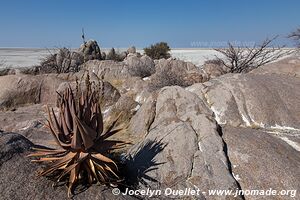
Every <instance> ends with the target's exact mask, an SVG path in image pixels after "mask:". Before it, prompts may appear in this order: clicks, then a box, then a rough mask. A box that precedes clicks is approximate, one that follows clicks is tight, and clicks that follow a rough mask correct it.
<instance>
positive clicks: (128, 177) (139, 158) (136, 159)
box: [120, 141, 167, 190]
mask: <svg viewBox="0 0 300 200" xmlns="http://www.w3.org/2000/svg"><path fill="white" fill-rule="evenodd" d="M166 146H167V144H163V143H162V142H161V141H147V142H146V143H145V144H143V145H142V147H140V148H139V149H138V150H137V151H135V153H134V154H133V155H132V154H131V155H127V157H126V158H125V161H124V169H123V170H122V174H123V176H124V179H125V183H124V185H123V187H121V188H120V189H121V190H125V189H126V188H128V189H138V188H139V187H140V186H141V184H142V185H144V186H149V184H148V183H150V182H158V181H157V180H156V179H154V178H152V177H150V176H149V175H148V173H149V172H151V171H153V170H156V169H157V168H158V167H157V166H159V165H161V164H164V163H157V162H156V160H155V156H156V155H157V154H158V153H160V152H161V151H163V149H164V148H165V147H166Z"/></svg>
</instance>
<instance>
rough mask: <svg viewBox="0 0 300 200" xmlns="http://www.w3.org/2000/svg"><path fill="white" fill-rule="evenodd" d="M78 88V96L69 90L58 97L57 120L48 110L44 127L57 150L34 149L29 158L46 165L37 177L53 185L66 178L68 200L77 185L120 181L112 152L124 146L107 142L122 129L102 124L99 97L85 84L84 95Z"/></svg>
mask: <svg viewBox="0 0 300 200" xmlns="http://www.w3.org/2000/svg"><path fill="white" fill-rule="evenodd" d="M79 88H80V87H78V86H77V94H80V95H79V96H77V95H76V94H73V92H72V90H71V88H70V87H69V88H67V89H66V90H65V91H64V94H61V102H60V106H59V107H60V112H59V115H58V116H57V115H56V114H55V113H54V111H53V109H51V111H50V110H49V108H48V116H49V118H48V127H49V129H50V132H51V134H52V135H53V136H54V138H55V141H56V142H57V144H58V145H59V146H60V147H61V149H59V150H55V149H44V148H38V149H35V150H36V151H37V152H34V153H32V154H30V155H29V156H31V157H32V156H33V157H37V159H36V160H33V161H36V162H50V164H48V166H47V167H46V168H45V169H44V170H43V171H42V172H40V175H42V176H52V177H54V178H55V179H56V182H60V181H62V180H63V179H64V178H66V177H67V178H68V180H69V181H68V196H70V194H72V193H73V189H74V186H75V185H76V184H77V183H79V182H81V181H83V182H85V181H86V182H88V183H89V184H92V183H95V182H100V183H101V184H105V185H107V186H110V185H113V184H118V183H119V182H120V181H121V179H120V177H119V175H118V174H119V170H118V166H117V164H116V162H115V161H114V160H113V158H112V152H113V151H114V150H116V149H119V148H121V147H123V146H124V145H125V144H126V143H124V142H122V141H118V140H109V139H108V138H109V137H111V136H112V135H114V134H115V133H117V132H119V131H120V130H122V129H121V128H120V127H116V123H117V119H118V118H117V119H116V120H113V121H112V122H111V123H109V124H104V122H103V118H102V114H101V109H100V103H99V99H98V98H99V96H98V95H97V93H96V92H95V88H92V87H91V84H90V82H89V80H88V81H87V82H86V91H85V92H81V91H78V90H79ZM105 125H106V126H105Z"/></svg>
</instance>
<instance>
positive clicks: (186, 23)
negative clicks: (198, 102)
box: [0, 0, 300, 48]
mask: <svg viewBox="0 0 300 200" xmlns="http://www.w3.org/2000/svg"><path fill="white" fill-rule="evenodd" d="M0 2H1V3H0V25H1V28H0V47H47V48H51V47H62V46H67V47H78V46H79V45H80V43H81V28H82V27H84V28H85V32H86V37H87V38H91V39H95V40H97V41H98V43H99V44H100V46H101V47H112V46H113V47H117V48H118V47H128V46H130V45H135V46H137V47H145V46H148V45H149V44H151V43H154V42H158V41H166V42H168V43H169V44H170V46H171V47H177V48H178V47H186V48H188V47H191V43H192V42H199V43H200V44H204V45H209V44H218V43H220V42H224V41H225V42H226V41H229V40H230V41H233V40H234V41H241V42H259V41H261V40H263V39H264V38H265V37H271V36H274V35H277V34H280V35H281V36H282V37H281V38H280V39H279V40H278V43H280V44H282V43H289V41H288V40H287V39H285V38H284V37H285V36H286V35H287V34H288V33H289V32H291V31H292V30H294V29H296V28H297V27H298V26H299V25H300V11H299V10H300V1H299V0H202V1H201V0H185V1H183V0H172V1H170V0H148V1H141V0H139V1H138V0H131V1H130V0H127V1H125V0H114V1H110V0H105V1H102V0H81V1H80V0H0ZM289 44H290V43H289Z"/></svg>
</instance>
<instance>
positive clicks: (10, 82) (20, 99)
mask: <svg viewBox="0 0 300 200" xmlns="http://www.w3.org/2000/svg"><path fill="white" fill-rule="evenodd" d="M64 81H65V80H63V79H61V78H59V77H58V76H56V75H54V74H47V75H38V76H32V75H21V74H20V75H7V76H0V85H1V88H0V110H7V109H13V108H16V107H19V106H24V105H26V104H36V103H46V104H53V103H55V100H56V98H55V96H56V95H55V94H56V89H57V88H58V86H59V85H60V84H61V83H62V82H64Z"/></svg>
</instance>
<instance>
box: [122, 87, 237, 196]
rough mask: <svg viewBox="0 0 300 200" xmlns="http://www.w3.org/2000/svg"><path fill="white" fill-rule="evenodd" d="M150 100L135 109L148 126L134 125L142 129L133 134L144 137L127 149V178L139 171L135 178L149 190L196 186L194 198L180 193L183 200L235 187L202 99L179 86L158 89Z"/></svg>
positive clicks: (208, 112)
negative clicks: (196, 193) (215, 190)
mask: <svg viewBox="0 0 300 200" xmlns="http://www.w3.org/2000/svg"><path fill="white" fill-rule="evenodd" d="M155 100H156V103H155V105H153V104H152V103H151V102H149V104H144V105H143V106H142V108H141V109H140V110H139V111H138V113H137V115H138V116H145V115H147V114H148V115H149V114H150V113H151V114H150V115H151V116H149V117H145V118H146V119H147V121H148V123H150V125H149V124H147V123H143V124H144V125H145V126H148V128H147V127H145V128H143V127H137V129H140V130H141V132H140V133H138V132H136V134H139V137H140V138H143V139H142V141H141V142H139V143H137V144H136V145H134V146H133V147H132V149H131V150H130V151H129V157H131V158H132V162H129V163H128V165H129V166H131V167H130V170H129V172H128V173H129V176H130V175H132V174H136V173H137V172H138V179H140V180H141V181H142V182H144V183H145V185H147V187H150V188H153V189H154V188H155V189H162V190H164V189H166V188H169V187H170V188H172V189H185V188H191V189H195V190H197V189H200V190H201V193H200V194H199V196H196V197H193V196H182V197H181V198H185V199H194V198H196V199H204V198H206V199H212V198H211V197H209V196H208V194H205V193H202V192H207V191H208V189H212V188H218V189H236V188H237V187H238V184H237V182H236V180H235V179H234V177H233V176H232V174H231V172H230V170H229V163H228V159H227V156H226V154H225V152H224V143H223V140H222V138H221V136H220V135H219V132H218V126H217V124H216V121H215V120H214V119H213V113H212V112H211V111H210V110H209V109H208V107H206V105H205V102H204V101H203V100H202V99H200V98H199V97H198V96H197V95H195V94H193V93H191V92H188V91H186V90H184V89H183V88H180V87H166V88H164V89H162V90H161V91H160V92H159V94H158V96H157V98H155ZM143 107H146V108H143ZM153 109H154V110H155V111H154V113H155V117H153ZM140 112H143V114H141V113H140ZM151 119H153V120H151ZM132 128H134V127H132ZM145 185H143V184H140V187H142V188H143V187H146V186H145ZM171 197H172V196H170V198H171ZM173 198H176V199H178V198H180V197H179V196H173ZM218 199H226V197H225V196H223V197H219V198H218ZM237 199H240V198H239V197H237Z"/></svg>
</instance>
